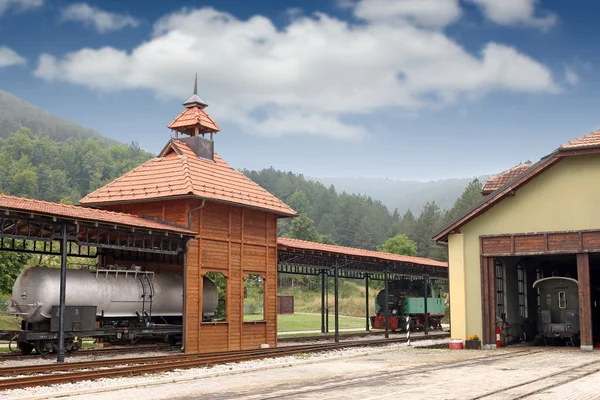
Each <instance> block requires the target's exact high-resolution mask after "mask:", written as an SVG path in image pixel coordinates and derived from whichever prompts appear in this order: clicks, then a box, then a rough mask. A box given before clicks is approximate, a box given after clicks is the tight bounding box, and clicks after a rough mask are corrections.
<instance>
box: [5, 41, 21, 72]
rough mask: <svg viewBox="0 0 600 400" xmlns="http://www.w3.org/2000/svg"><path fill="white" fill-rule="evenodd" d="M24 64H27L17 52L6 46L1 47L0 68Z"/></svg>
mask: <svg viewBox="0 0 600 400" xmlns="http://www.w3.org/2000/svg"><path fill="white" fill-rule="evenodd" d="M23 64H25V59H24V58H23V57H21V56H20V55H18V54H17V52H15V51H14V50H12V49H9V48H8V47H6V46H0V68H2V67H10V66H13V65H23Z"/></svg>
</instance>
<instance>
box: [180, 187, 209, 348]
mask: <svg viewBox="0 0 600 400" xmlns="http://www.w3.org/2000/svg"><path fill="white" fill-rule="evenodd" d="M205 203H206V199H202V204H200V205H199V206H198V207H196V208H192V209H191V210H190V211H188V229H192V213H193V212H194V211H198V210H200V209H202V207H204V204H205ZM198 233H200V232H198ZM188 248H189V241H187V242H186V243H185V253H184V254H183V318H182V327H181V352H182V353H183V352H185V317H186V307H185V303H186V301H185V292H186V285H187V279H186V278H187V250H188Z"/></svg>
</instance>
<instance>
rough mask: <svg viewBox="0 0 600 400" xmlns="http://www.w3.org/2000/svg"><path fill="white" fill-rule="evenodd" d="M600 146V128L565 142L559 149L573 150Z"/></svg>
mask: <svg viewBox="0 0 600 400" xmlns="http://www.w3.org/2000/svg"><path fill="white" fill-rule="evenodd" d="M593 147H600V130H596V131H594V132H591V133H588V134H587V135H584V136H581V137H579V138H577V139H574V140H571V141H570V142H567V143H564V144H563V145H562V146H560V148H559V150H573V149H584V148H593Z"/></svg>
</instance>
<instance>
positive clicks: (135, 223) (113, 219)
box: [0, 194, 195, 235]
mask: <svg viewBox="0 0 600 400" xmlns="http://www.w3.org/2000/svg"><path fill="white" fill-rule="evenodd" d="M0 209H7V210H9V211H10V210H15V211H23V212H27V213H33V214H43V215H48V216H53V217H57V218H61V217H62V218H72V219H77V220H81V221H89V222H100V223H107V224H111V225H120V226H127V227H134V228H145V229H151V230H154V229H155V230H161V231H168V232H176V233H184V234H192V235H195V232H193V231H190V230H188V229H184V228H178V227H176V226H172V225H169V224H167V223H166V222H165V223H162V222H160V221H156V220H150V219H146V218H142V217H138V216H136V215H132V214H125V213H119V212H113V211H105V210H97V209H95V208H89V207H81V206H72V205H67V204H59V203H51V202H48V201H41V200H32V199H25V198H21V197H14V196H6V195H3V194H0Z"/></svg>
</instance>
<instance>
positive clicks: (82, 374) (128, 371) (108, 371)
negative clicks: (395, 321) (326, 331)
mask: <svg viewBox="0 0 600 400" xmlns="http://www.w3.org/2000/svg"><path fill="white" fill-rule="evenodd" d="M435 337H436V338H445V337H449V335H436V336H435ZM426 339H431V337H415V338H411V341H419V340H426ZM405 341H406V339H405V338H398V339H384V340H361V341H357V342H351V343H337V344H334V343H323V344H312V345H297V346H287V347H277V348H271V349H260V350H240V351H232V352H221V353H207V354H189V355H172V356H171V355H168V356H158V357H145V358H142V357H139V358H129V359H120V360H96V361H88V362H72V363H65V364H48V365H35V366H25V367H23V366H21V367H7V368H0V377H1V378H0V391H2V390H9V389H18V388H25V387H33V386H45V385H54V384H61V383H71V382H78V381H85V380H94V379H100V378H113V377H119V376H134V375H143V374H148V373H157V372H167V371H173V370H176V369H187V368H197V367H207V366H212V365H216V364H224V363H231V362H241V361H248V360H258V359H263V358H274V357H284V356H290V355H295V354H302V353H314V352H322V351H328V350H336V349H345V348H351V347H363V346H378V345H379V346H383V345H388V344H393V343H402V342H405ZM14 375H19V376H17V377H12V376H14Z"/></svg>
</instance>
